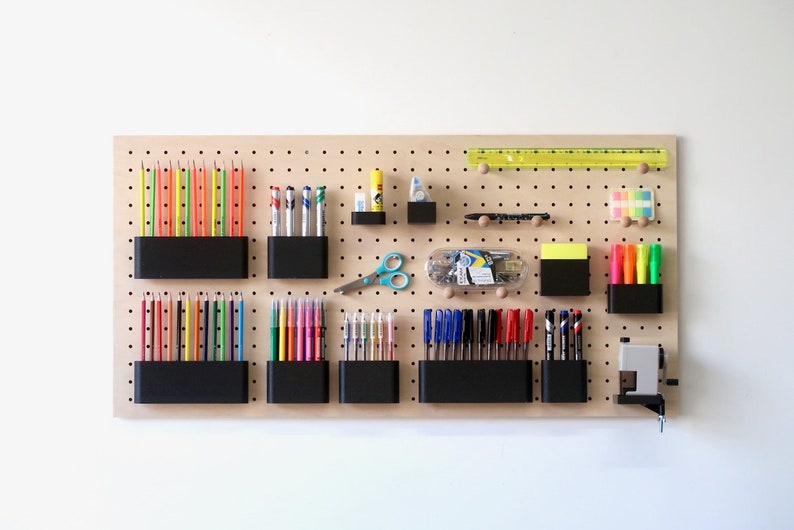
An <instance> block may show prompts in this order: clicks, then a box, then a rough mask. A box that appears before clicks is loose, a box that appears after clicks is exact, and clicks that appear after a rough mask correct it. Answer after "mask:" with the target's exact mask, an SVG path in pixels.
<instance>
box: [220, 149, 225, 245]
mask: <svg viewBox="0 0 794 530" xmlns="http://www.w3.org/2000/svg"><path fill="white" fill-rule="evenodd" d="M225 235H226V161H224V162H223V168H222V169H221V237H223V236H225Z"/></svg>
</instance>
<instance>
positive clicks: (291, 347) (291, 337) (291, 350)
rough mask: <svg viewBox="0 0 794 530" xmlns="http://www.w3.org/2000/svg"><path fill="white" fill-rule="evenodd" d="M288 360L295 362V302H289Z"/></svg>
mask: <svg viewBox="0 0 794 530" xmlns="http://www.w3.org/2000/svg"><path fill="white" fill-rule="evenodd" d="M287 360H288V361H294V360H295V300H287Z"/></svg>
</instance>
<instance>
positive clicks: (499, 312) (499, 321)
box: [494, 309, 502, 361]
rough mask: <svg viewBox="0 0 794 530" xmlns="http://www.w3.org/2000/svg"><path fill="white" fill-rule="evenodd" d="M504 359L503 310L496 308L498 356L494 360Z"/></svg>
mask: <svg viewBox="0 0 794 530" xmlns="http://www.w3.org/2000/svg"><path fill="white" fill-rule="evenodd" d="M501 359H502V310H501V309H497V310H496V357H495V358H494V360H496V361H499V360H501Z"/></svg>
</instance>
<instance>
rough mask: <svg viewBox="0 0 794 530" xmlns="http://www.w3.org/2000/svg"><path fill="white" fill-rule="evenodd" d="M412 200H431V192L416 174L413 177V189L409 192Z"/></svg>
mask: <svg viewBox="0 0 794 530" xmlns="http://www.w3.org/2000/svg"><path fill="white" fill-rule="evenodd" d="M408 195H409V198H408V200H409V201H410V202H431V201H432V199H431V198H430V192H428V191H427V188H425V187H424V185H423V184H422V182H421V181H420V180H419V177H417V176H416V175H414V177H413V178H412V179H411V189H410V190H409V192H408Z"/></svg>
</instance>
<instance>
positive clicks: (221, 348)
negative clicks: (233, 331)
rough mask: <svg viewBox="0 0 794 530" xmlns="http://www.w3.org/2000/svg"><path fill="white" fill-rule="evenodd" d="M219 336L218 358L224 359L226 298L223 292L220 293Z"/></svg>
mask: <svg viewBox="0 0 794 530" xmlns="http://www.w3.org/2000/svg"><path fill="white" fill-rule="evenodd" d="M220 320H221V337H220V344H219V345H218V351H219V355H218V360H219V361H225V360H226V300H225V299H224V295H223V293H221V317H220Z"/></svg>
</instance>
